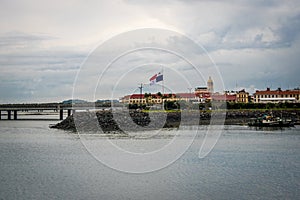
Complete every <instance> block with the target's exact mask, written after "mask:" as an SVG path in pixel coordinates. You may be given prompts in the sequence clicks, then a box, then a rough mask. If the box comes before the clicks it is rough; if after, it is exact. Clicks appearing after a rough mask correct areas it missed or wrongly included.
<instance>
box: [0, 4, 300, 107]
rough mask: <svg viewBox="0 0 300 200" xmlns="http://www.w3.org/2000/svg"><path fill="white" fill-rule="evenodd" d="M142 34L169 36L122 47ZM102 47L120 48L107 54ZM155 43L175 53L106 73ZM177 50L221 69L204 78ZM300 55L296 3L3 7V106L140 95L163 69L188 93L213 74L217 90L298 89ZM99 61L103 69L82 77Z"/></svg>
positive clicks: (169, 83)
mask: <svg viewBox="0 0 300 200" xmlns="http://www.w3.org/2000/svg"><path fill="white" fill-rule="evenodd" d="M144 28H148V29H147V31H148V32H149V31H150V32H151V30H154V32H156V31H155V30H168V31H161V33H162V35H164V36H165V38H164V41H162V40H159V39H158V40H157V38H154V36H155V37H156V36H158V35H159V33H160V32H156V35H154V36H153V38H154V39H153V38H152V39H153V41H152V40H151V37H152V36H151V34H150V35H148V36H149V37H150V39H149V37H148V38H145V37H144V38H143V37H142V36H140V35H138V36H136V37H133V35H134V34H133V35H130V34H129V36H128V35H127V36H128V37H129V38H130V40H126V37H127V36H126V33H128V32H130V33H139V34H141V33H143V32H139V31H137V32H134V30H141V29H144ZM151 28H152V29H151ZM132 31H133V32H132ZM147 34H148V33H145V35H147ZM122 35H123V36H124V35H125V36H126V37H125V36H124V37H121V36H122ZM120 38H121V39H123V40H120ZM187 38H188V39H187ZM135 40H136V41H135ZM142 40H143V42H142V43H143V45H141V44H140V43H141V41H142ZM150 40H151V41H150ZM114 41H118V43H116V42H115V43H114ZM138 41H139V42H140V43H138ZM166 41H167V42H166ZM191 41H193V42H191ZM159 42H161V43H163V45H162V44H158V43H159ZM105 44H110V45H111V44H115V46H114V45H111V46H110V47H111V48H106V49H105V51H103V48H104V47H105ZM149 44H151V45H154V46H155V45H160V47H163V48H165V49H168V50H170V51H168V52H163V51H158V50H155V51H154V50H153V49H152V50H148V51H137V52H132V53H131V54H128V55H127V57H126V56H125V57H121V58H120V59H119V60H116V61H115V62H113V63H112V65H110V68H109V69H108V70H107V71H106V72H107V73H104V75H103V73H102V72H103V70H104V69H105V67H107V65H106V64H107V62H108V61H109V60H112V59H114V58H115V57H114V56H117V55H120V54H122V50H130V47H132V48H137V47H145V45H149ZM195 44H197V45H198V47H197V48H198V49H197V50H195ZM122 45H123V46H122ZM126 45H127V46H126ZM124 46H126V48H123V47H124ZM179 46H180V47H181V50H182V51H183V53H182V54H185V56H186V57H189V55H194V53H197V52H198V53H199V54H197V57H196V56H194V57H192V56H190V57H189V58H190V59H191V60H192V61H193V62H195V63H196V64H197V63H201V64H202V65H203V66H204V65H205V64H204V63H206V62H207V63H208V62H210V65H211V66H213V67H214V70H215V72H213V73H212V74H209V73H208V72H206V73H203V74H202V75H199V76H198V75H197V74H196V73H194V72H193V71H192V70H191V65H189V64H188V63H187V62H186V60H184V59H183V58H182V57H180V59H179V57H178V56H177V57H176V56H174V55H175V54H171V53H170V52H171V50H174V49H175V50H178V51H180V49H179V48H177V47H179ZM101 48H102V51H101ZM183 49H184V50H183ZM95 52H96V53H95ZM116 52H118V53H119V54H116ZM175 53H176V52H175ZM205 53H206V55H205V56H204V54H205ZM113 55H114V56H113ZM195 55H196V54H195ZM299 55H300V1H298V0H290V1H281V0H266V1H259V0H252V1H248V0H231V1H226V0H210V1H209V0H199V1H197V0H164V1H163V0H151V1H145V0H116V1H104V0H72V1H68V0H66V1H57V0H51V1H50V0H49V1H48V0H43V1H35V0H20V1H16V0H0V69H1V71H0V103H28V102H60V101H63V100H66V99H71V98H74V97H76V98H77V97H78V98H83V99H86V100H95V99H107V98H112V97H113V98H118V97H121V96H123V95H125V94H128V93H133V92H135V93H138V92H139V90H138V84H139V83H144V82H145V83H146V82H148V81H149V78H150V77H151V76H153V75H154V74H155V73H157V72H158V71H160V68H161V64H162V63H163V65H164V66H165V69H164V78H165V84H166V89H165V90H166V91H175V92H188V88H191V87H192V88H195V87H198V86H203V85H205V82H206V80H207V79H208V75H212V79H213V80H214V81H216V82H217V84H220V86H221V85H222V87H220V88H219V89H220V90H221V89H226V90H238V89H243V88H245V89H246V90H247V91H248V92H250V93H253V92H254V91H255V90H257V89H258V90H262V89H265V88H266V87H271V88H272V89H277V88H278V87H281V88H283V89H293V88H296V87H299V86H300V80H299V77H300V67H299V63H300V56H299ZM97 56H98V57H97ZM93 57H94V58H95V57H97V58H99V57H101V59H102V60H101V62H100V61H99V60H97V59H96V60H94V61H97V63H98V65H99V63H102V64H103V65H101V66H100V67H99V66H98V68H99V69H98V68H97V69H98V70H97V71H94V70H95V69H96V68H93V71H92V72H90V73H85V71H84V69H86V66H88V65H87V63H92V61H91V58H93ZM200 58H201V59H200ZM203 59H204V60H205V61H204V63H203ZM103 60H105V61H107V62H106V63H105V62H104V61H103ZM98 61H99V62H98ZM207 63H206V64H207ZM123 65H124V67H123ZM151 66H153V67H152V68H151ZM201 69H202V68H201ZM216 71H218V73H219V74H216V73H217V72H216ZM101 75H103V76H101ZM101 77H102V79H101ZM180 80H183V82H184V83H182V84H181V81H180ZM197 80H198V82H197ZM80 81H81V82H80ZM218 81H219V82H218ZM221 82H222V84H221ZM78 83H80V84H78ZM85 84H86V85H85ZM89 84H90V85H91V90H89V89H87V88H89V86H88V85H89ZM217 84H216V85H217ZM74 87H75V89H74ZM158 87H159V86H156V87H155V88H152V89H151V88H149V86H147V85H145V88H144V90H145V92H147V91H152V92H155V91H156V90H159V89H158ZM74 91H75V92H74ZM91 91H93V92H91ZM111 91H113V95H112V92H111ZM74 93H75V95H74Z"/></svg>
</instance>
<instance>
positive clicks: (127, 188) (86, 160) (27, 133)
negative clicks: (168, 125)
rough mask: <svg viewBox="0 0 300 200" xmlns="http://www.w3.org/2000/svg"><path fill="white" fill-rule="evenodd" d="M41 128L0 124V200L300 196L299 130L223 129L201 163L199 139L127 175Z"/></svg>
mask: <svg viewBox="0 0 300 200" xmlns="http://www.w3.org/2000/svg"><path fill="white" fill-rule="evenodd" d="M49 123H54V122H49V121H4V120H3V121H0V143H1V144H0V157H1V165H0V180H1V182H0V184H1V186H0V199H299V198H300V192H299V188H300V131H299V130H300V127H299V126H298V127H295V128H291V129H284V130H276V131H270V130H255V129H249V128H248V127H243V126H226V127H225V130H224V132H223V134H222V136H221V138H220V139H219V141H218V143H217V145H216V146H215V148H214V149H213V151H212V152H211V153H210V154H208V156H207V157H205V158H204V159H199V158H198V151H199V147H200V143H201V141H202V139H201V138H202V137H200V136H199V137H197V138H196V140H195V141H194V143H193V144H192V146H191V147H190V148H189V149H188V151H187V152H186V153H185V154H184V155H183V156H182V157H181V158H180V159H178V160H177V161H176V162H174V163H173V164H172V165H170V166H168V167H166V168H164V169H161V170H159V171H155V172H151V173H146V174H129V173H123V172H119V171H116V170H113V169H110V168H109V167H106V166H105V165H103V164H101V163H100V162H98V161H97V160H95V158H94V157H93V156H91V155H90V154H89V153H88V152H87V150H86V149H85V148H84V146H83V145H82V144H81V142H80V140H79V139H78V137H76V136H75V135H74V134H71V133H68V132H64V131H61V130H52V129H49V128H48V125H49ZM200 135H201V132H200ZM98 139H99V138H98ZM99 140H101V138H100V139H99ZM115 140H116V142H118V141H125V143H126V144H129V145H130V144H132V145H133V146H134V145H135V143H136V140H134V139H124V138H123V139H115ZM162 140H165V139H164V138H155V139H145V140H144V142H145V141H146V142H145V143H147V144H151V142H153V141H156V142H155V143H159V142H160V141H162ZM147 141H149V143H148V142H147ZM150 141H151V142H150Z"/></svg>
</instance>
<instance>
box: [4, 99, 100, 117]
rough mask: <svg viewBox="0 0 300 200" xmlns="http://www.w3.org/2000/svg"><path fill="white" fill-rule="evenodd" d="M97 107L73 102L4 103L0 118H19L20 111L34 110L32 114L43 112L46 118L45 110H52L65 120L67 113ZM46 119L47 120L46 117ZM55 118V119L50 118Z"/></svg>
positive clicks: (68, 114)
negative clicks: (73, 104) (74, 104)
mask: <svg viewBox="0 0 300 200" xmlns="http://www.w3.org/2000/svg"><path fill="white" fill-rule="evenodd" d="M93 109H95V105H80V106H77V107H75V106H72V105H71V104H67V105H63V104H57V103H53V104H3V105H0V120H19V118H18V116H19V114H20V113H23V114H24V113H26V112H34V113H35V114H34V113H33V114H32V115H39V114H41V118H39V119H41V120H44V118H43V115H42V113H43V112H44V111H51V112H53V115H56V114H57V116H58V118H57V119H58V120H63V119H64V116H65V114H66V115H67V116H70V115H72V114H73V113H75V112H76V110H84V111H89V110H93ZM45 120H47V119H46V118H45ZM50 120H53V119H50Z"/></svg>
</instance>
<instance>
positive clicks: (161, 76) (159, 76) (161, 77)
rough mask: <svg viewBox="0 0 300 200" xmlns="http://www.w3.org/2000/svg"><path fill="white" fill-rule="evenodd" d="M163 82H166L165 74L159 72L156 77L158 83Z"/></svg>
mask: <svg viewBox="0 0 300 200" xmlns="http://www.w3.org/2000/svg"><path fill="white" fill-rule="evenodd" d="M163 80H164V77H163V74H162V73H160V72H159V73H158V74H157V77H156V82H159V81H163Z"/></svg>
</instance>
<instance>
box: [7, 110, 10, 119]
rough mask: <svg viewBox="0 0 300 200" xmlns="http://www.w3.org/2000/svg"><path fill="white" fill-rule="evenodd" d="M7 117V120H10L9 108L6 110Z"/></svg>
mask: <svg viewBox="0 0 300 200" xmlns="http://www.w3.org/2000/svg"><path fill="white" fill-rule="evenodd" d="M7 119H8V120H11V110H8V111H7Z"/></svg>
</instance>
